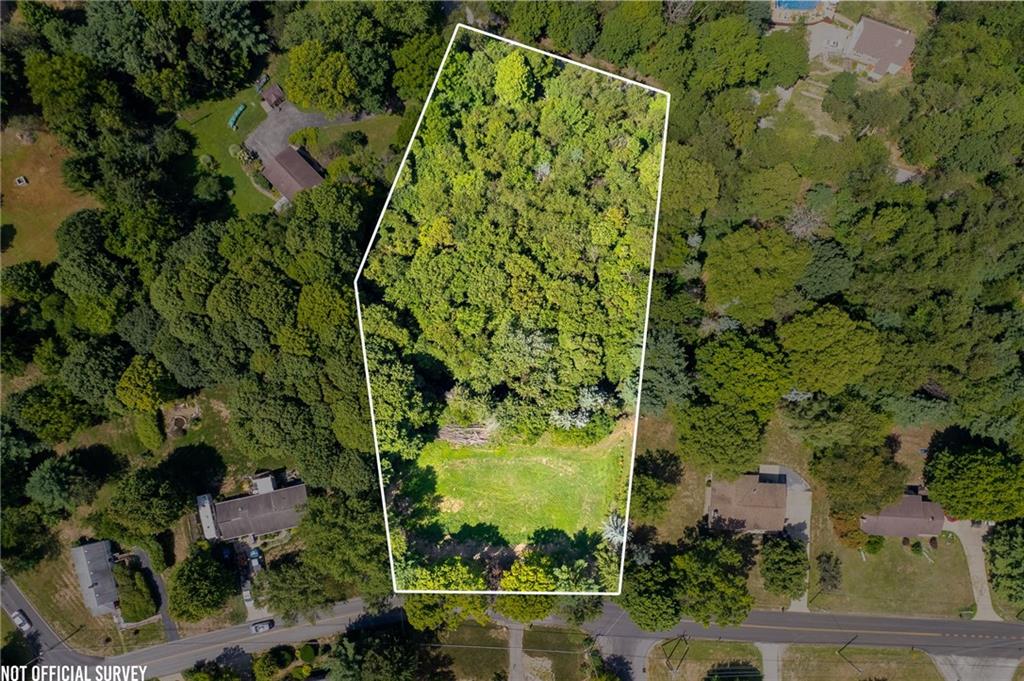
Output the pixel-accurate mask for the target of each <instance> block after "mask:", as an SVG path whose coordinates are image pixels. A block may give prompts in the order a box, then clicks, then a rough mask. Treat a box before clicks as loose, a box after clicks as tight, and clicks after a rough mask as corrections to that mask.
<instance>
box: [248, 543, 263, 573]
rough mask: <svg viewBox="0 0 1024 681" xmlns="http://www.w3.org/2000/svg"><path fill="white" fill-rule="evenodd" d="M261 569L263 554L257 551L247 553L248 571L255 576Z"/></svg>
mask: <svg viewBox="0 0 1024 681" xmlns="http://www.w3.org/2000/svg"><path fill="white" fill-rule="evenodd" d="M262 569H263V552H262V551H260V550H259V549H252V550H251V551H249V570H250V571H251V572H252V574H254V575H255V574H256V573H257V572H259V571H260V570H262Z"/></svg>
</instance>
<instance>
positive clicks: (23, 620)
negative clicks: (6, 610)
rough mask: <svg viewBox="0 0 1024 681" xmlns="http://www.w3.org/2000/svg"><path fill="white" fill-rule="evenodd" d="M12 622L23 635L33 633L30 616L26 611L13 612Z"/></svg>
mask: <svg viewBox="0 0 1024 681" xmlns="http://www.w3.org/2000/svg"><path fill="white" fill-rule="evenodd" d="M11 621H12V622H14V626H16V627H18V629H20V630H21V633H23V634H27V633H28V632H30V631H32V622H31V621H30V620H29V618H28V615H26V614H25V611H24V610H15V611H14V612H12V613H11Z"/></svg>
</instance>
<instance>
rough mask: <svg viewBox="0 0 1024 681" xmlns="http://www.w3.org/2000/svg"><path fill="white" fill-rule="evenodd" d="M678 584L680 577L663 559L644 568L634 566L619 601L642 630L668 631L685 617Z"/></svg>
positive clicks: (618, 598) (624, 584)
mask: <svg viewBox="0 0 1024 681" xmlns="http://www.w3.org/2000/svg"><path fill="white" fill-rule="evenodd" d="M677 585H678V575H677V574H676V571H675V569H674V568H673V567H672V566H671V565H670V564H668V563H667V561H666V560H664V559H662V560H657V561H654V562H652V563H651V564H649V565H644V566H637V565H632V564H631V565H630V566H629V568H628V569H627V570H626V574H625V575H624V581H623V585H622V595H621V596H617V597H616V602H617V603H618V604H619V605H621V606H622V607H623V609H624V610H625V611H626V612H627V613H629V618H630V619H631V620H633V623H634V624H636V625H637V626H638V627H640V628H641V629H644V630H645V631H666V630H668V629H671V628H672V627H674V626H676V625H677V624H679V620H680V618H681V617H682V611H681V610H680V605H679V599H678V598H676V589H677Z"/></svg>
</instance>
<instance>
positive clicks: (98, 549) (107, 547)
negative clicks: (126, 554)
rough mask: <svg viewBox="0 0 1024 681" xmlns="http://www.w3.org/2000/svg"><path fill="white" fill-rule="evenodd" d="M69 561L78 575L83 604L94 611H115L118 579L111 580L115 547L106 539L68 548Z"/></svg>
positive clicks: (96, 613)
mask: <svg viewBox="0 0 1024 681" xmlns="http://www.w3.org/2000/svg"><path fill="white" fill-rule="evenodd" d="M71 562H72V563H74V566H75V574H76V575H77V576H78V588H79V589H80V590H81V591H82V600H83V601H85V607H87V608H88V609H89V612H91V613H92V614H93V615H97V616H99V615H113V614H115V613H117V582H116V581H114V550H113V546H112V545H111V543H110V542H109V541H107V540H105V539H104V540H103V541H94V542H91V543H89V544H82V545H81V546H75V547H73V548H72V549H71Z"/></svg>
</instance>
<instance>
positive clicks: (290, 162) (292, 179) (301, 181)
mask: <svg viewBox="0 0 1024 681" xmlns="http://www.w3.org/2000/svg"><path fill="white" fill-rule="evenodd" d="M263 177H265V178H267V182H269V183H270V184H272V185H273V186H274V188H275V189H277V191H279V192H281V194H282V195H283V196H284V197H286V198H287V199H288V200H289V201H293V200H294V199H295V195H296V194H298V193H299V192H300V191H302V190H303V189H310V188H312V187H316V186H317V185H319V184H320V183H321V182H323V181H324V178H323V177H322V176H321V175H320V172H319V171H318V170H317V169H316V168H315V167H313V164H311V163H310V162H309V161H308V160H306V158H305V157H304V156H303V155H302V154H300V153H299V152H298V150H297V149H295V147H292V146H288V147H285V148H284V150H283V151H281V152H280V153H279V154H277V155H276V156H274V157H272V158H270V159H267V158H264V159H263Z"/></svg>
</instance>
